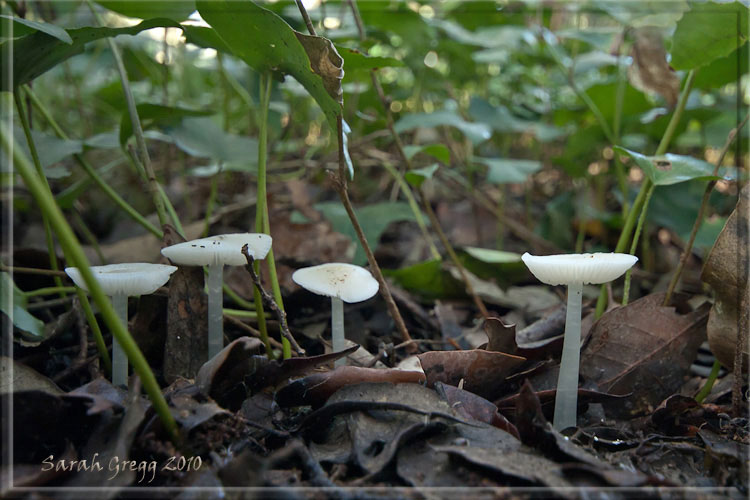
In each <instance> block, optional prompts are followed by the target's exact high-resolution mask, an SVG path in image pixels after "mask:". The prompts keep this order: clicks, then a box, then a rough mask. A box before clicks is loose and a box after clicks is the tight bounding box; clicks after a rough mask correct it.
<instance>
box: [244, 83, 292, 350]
mask: <svg viewBox="0 0 750 500" xmlns="http://www.w3.org/2000/svg"><path fill="white" fill-rule="evenodd" d="M270 102H271V74H270V73H269V72H267V71H266V72H263V73H261V75H260V107H259V109H258V117H257V121H258V128H259V130H258V178H257V183H258V187H257V201H256V205H255V230H256V231H258V232H260V233H265V234H270V223H269V220H268V205H267V199H266V182H267V179H266V162H267V148H268V107H269V105H270ZM265 260H266V263H267V265H268V271H269V276H270V277H271V280H272V287H273V291H274V300H276V303H277V305H278V306H279V308H281V310H282V311H283V307H284V305H283V303H282V302H281V300H280V299H281V289H280V288H279V283H278V276H277V275H276V261H275V259H274V257H273V249H271V250H270V251H269V252H268V255H266V259H265ZM253 269H254V270H255V273H256V274H257V275H258V276H260V262H259V261H255V262H254V263H253ZM277 289H278V292H277ZM277 293H278V295H277ZM253 297H254V301H255V311H256V313H257V314H258V330H259V331H260V334H261V340H262V341H263V343H264V344H265V345H266V353H267V354H269V357H271V352H270V347H271V344H270V342H269V341H268V327H267V325H266V318H265V313H264V311H263V299H262V297H261V293H260V290H259V289H258V287H254V291H253ZM285 341H286V344H284V342H285ZM281 342H282V346H284V347H283V348H282V357H283V359H287V358H288V357H291V346H289V345H288V344H289V341H288V340H286V339H285V338H283V337H282V339H281ZM284 356H286V357H284Z"/></svg>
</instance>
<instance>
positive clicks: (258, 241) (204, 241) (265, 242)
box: [161, 233, 272, 266]
mask: <svg viewBox="0 0 750 500" xmlns="http://www.w3.org/2000/svg"><path fill="white" fill-rule="evenodd" d="M271 242H272V240H271V237H270V236H269V235H267V234H261V233H236V234H221V235H219V236H209V237H208V238H200V239H198V240H192V241H186V242H185V243H178V244H176V245H172V246H169V247H166V248H162V250H161V253H162V255H163V256H164V257H166V258H168V259H169V260H171V261H172V262H174V263H175V264H177V265H181V266H210V265H216V264H223V265H227V266H243V265H245V264H246V263H247V261H246V260H245V256H244V255H243V254H242V246H243V245H245V244H247V251H248V253H249V254H250V255H251V256H252V257H253V259H264V258H265V257H266V255H267V254H268V252H269V250H271Z"/></svg>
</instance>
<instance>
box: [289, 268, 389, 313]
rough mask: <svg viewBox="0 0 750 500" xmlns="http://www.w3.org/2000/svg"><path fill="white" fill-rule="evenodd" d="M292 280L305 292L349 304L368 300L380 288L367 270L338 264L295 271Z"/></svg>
mask: <svg viewBox="0 0 750 500" xmlns="http://www.w3.org/2000/svg"><path fill="white" fill-rule="evenodd" d="M292 280H293V281H294V282H295V283H297V284H298V285H299V286H301V287H302V288H304V289H305V290H309V291H311V292H313V293H317V294H318V295H326V296H328V297H338V298H340V299H341V300H343V301H344V302H348V303H350V304H351V303H354V302H362V301H363V300H367V299H369V298H370V297H372V296H373V295H375V294H376V293H378V289H379V288H380V285H379V284H378V282H377V280H376V279H375V278H373V277H372V274H370V271H368V270H367V269H365V268H363V267H359V266H355V265H353V264H344V263H339V262H332V263H330V264H321V265H319V266H312V267H303V268H302V269H297V270H296V271H294V274H292Z"/></svg>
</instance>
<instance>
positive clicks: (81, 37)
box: [0, 18, 180, 90]
mask: <svg viewBox="0 0 750 500" xmlns="http://www.w3.org/2000/svg"><path fill="white" fill-rule="evenodd" d="M165 26H170V27H176V28H179V27H180V25H179V24H177V23H175V22H174V21H172V20H170V19H165V18H157V19H149V20H146V21H143V22H141V23H139V24H137V25H135V26H129V27H126V28H91V27H89V28H78V29H71V30H68V35H70V38H71V39H72V40H73V43H71V44H69V43H65V42H63V41H60V40H59V39H57V38H55V37H53V36H50V35H48V34H47V33H42V32H36V33H33V34H29V35H26V36H24V37H22V38H19V39H16V40H13V41H12V43H13V50H12V51H8V50H4V48H3V47H1V46H2V45H5V43H11V42H10V41H6V42H5V43H3V44H0V48H2V49H3V50H0V67H2V68H7V67H9V66H8V64H9V63H8V61H6V60H5V58H6V56H7V53H8V52H12V54H13V82H12V84H13V86H14V87H15V86H18V85H22V84H24V83H27V82H29V81H31V80H33V79H34V78H36V77H38V76H39V75H41V74H42V73H44V72H45V71H48V70H49V69H51V68H53V67H55V66H56V65H58V64H60V63H61V62H63V61H65V60H66V59H68V58H70V57H73V56H74V55H76V54H80V53H81V52H83V49H84V48H85V46H86V44H87V43H89V42H93V41H94V40H99V39H101V38H106V37H112V36H118V35H137V34H138V33H140V32H141V31H144V30H148V29H152V28H158V27H165ZM6 83H7V82H6V79H5V78H3V80H2V88H1V89H2V90H11V89H10V88H7V85H6Z"/></svg>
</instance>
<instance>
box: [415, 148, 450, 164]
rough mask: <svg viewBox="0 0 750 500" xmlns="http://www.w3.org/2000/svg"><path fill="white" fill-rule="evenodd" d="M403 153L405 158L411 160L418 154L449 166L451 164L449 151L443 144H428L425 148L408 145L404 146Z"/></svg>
mask: <svg viewBox="0 0 750 500" xmlns="http://www.w3.org/2000/svg"><path fill="white" fill-rule="evenodd" d="M404 153H406V157H407V158H409V159H411V158H414V156H416V155H417V154H419V153H424V154H426V155H430V156H432V157H433V158H435V159H436V160H438V161H440V162H442V163H444V164H445V165H450V162H451V150H450V149H448V146H446V145H445V144H428V145H426V146H418V145H410V146H404Z"/></svg>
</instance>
